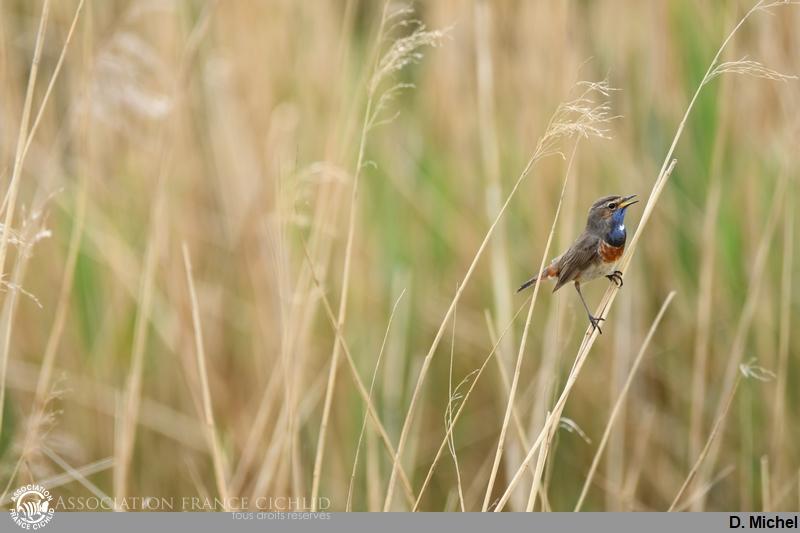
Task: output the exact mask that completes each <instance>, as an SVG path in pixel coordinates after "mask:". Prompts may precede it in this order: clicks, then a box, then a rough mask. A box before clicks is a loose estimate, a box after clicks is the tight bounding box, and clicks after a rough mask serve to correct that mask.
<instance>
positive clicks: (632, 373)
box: [575, 291, 675, 512]
mask: <svg viewBox="0 0 800 533" xmlns="http://www.w3.org/2000/svg"><path fill="white" fill-rule="evenodd" d="M674 297H675V291H672V292H671V293H669V294H668V295H667V298H666V299H665V300H664V303H663V304H662V305H661V309H660V310H659V311H658V314H657V315H656V317H655V319H653V323H652V324H651V325H650V330H649V331H648V332H647V336H646V337H645V339H644V341H643V342H642V346H641V347H640V348H639V353H638V354H637V355H636V359H635V360H634V361H633V365H632V366H631V369H630V371H629V372H628V378H627V379H626V380H625V384H624V385H623V386H622V390H621V391H620V393H619V396H618V397H617V401H616V403H614V407H613V408H612V409H611V416H609V417H608V422H607V423H606V429H605V430H604V431H603V437H602V438H601V439H600V443H599V444H598V445H597V451H596V452H595V455H594V459H593V460H592V466H591V467H589V473H588V474H587V475H586V481H585V482H584V483H583V489H581V495H580V496H579V497H578V502H577V503H576V504H575V512H578V511H580V510H581V507H582V506H583V502H584V500H585V498H586V494H587V493H588V492H589V487H590V486H591V484H592V478H594V473H595V472H596V471H597V466H598V464H600V458H601V457H602V456H603V451H604V449H605V446H606V443H607V442H608V437H609V435H610V434H611V428H612V427H613V426H614V421H615V420H616V418H617V414H618V413H619V411H620V408H621V407H622V405H623V403H624V402H625V399H626V398H627V396H628V391H629V390H630V388H631V384H632V383H633V378H634V377H636V371H637V370H638V369H639V365H640V364H641V362H642V359H643V357H644V353H645V351H647V348H648V347H649V346H650V341H651V340H652V339H653V335H654V334H655V332H656V329H657V328H658V325H659V324H660V323H661V319H662V318H663V317H664V313H666V312H667V308H668V307H669V304H670V303H671V302H672V299H673V298H674Z"/></svg>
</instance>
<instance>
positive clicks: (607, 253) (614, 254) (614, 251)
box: [600, 241, 625, 263]
mask: <svg viewBox="0 0 800 533" xmlns="http://www.w3.org/2000/svg"><path fill="white" fill-rule="evenodd" d="M624 251H625V245H624V244H623V245H622V246H611V245H610V244H608V243H607V242H606V241H600V257H602V258H603V261H604V262H606V263H616V262H617V261H618V260H619V258H620V257H622V253H623V252H624Z"/></svg>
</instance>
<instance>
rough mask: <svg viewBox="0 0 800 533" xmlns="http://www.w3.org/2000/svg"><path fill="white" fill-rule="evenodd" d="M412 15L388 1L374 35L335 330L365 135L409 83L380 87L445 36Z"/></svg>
mask: <svg viewBox="0 0 800 533" xmlns="http://www.w3.org/2000/svg"><path fill="white" fill-rule="evenodd" d="M412 13H413V11H412V10H411V9H410V8H407V7H401V8H399V9H397V10H395V11H390V10H389V2H386V4H385V5H384V10H383V15H382V17H381V22H380V26H379V28H378V34H377V39H376V41H377V46H376V48H375V57H376V58H377V59H376V62H375V64H374V67H373V71H372V76H371V78H370V80H369V84H368V86H367V102H366V107H365V110H364V117H363V121H362V126H361V133H360V139H359V145H358V156H357V159H356V166H355V171H354V172H353V185H352V191H351V197H350V214H349V220H348V225H347V242H346V244H345V252H344V267H343V270H342V283H341V287H342V290H341V297H340V299H339V310H338V313H337V315H336V328H337V329H339V330H341V329H342V328H344V321H345V315H346V312H347V301H348V293H349V290H348V289H349V285H350V265H351V261H352V255H353V241H354V237H355V229H356V214H357V201H358V192H359V180H360V178H361V171H362V169H363V168H364V165H365V160H364V152H365V149H366V144H367V134H368V133H369V131H370V130H372V129H373V128H375V127H378V126H380V125H382V124H385V123H387V122H390V121H391V120H393V119H394V116H391V117H388V118H386V117H384V116H383V113H384V112H385V110H386V108H387V107H388V105H389V103H390V102H391V101H392V100H393V99H394V98H395V97H396V96H397V95H398V94H399V93H400V92H401V91H403V90H405V89H407V88H409V87H410V85H408V84H402V83H398V84H395V85H393V86H391V87H389V88H388V89H385V90H381V87H382V84H383V83H384V82H385V81H386V80H388V79H390V78H391V77H392V76H393V75H395V74H396V73H397V72H399V71H401V70H402V69H403V68H405V67H406V66H408V65H410V64H412V63H415V62H417V61H419V60H420V59H421V57H422V53H421V51H420V50H421V49H422V48H424V47H427V46H436V45H437V44H438V43H439V41H440V40H441V39H442V38H443V37H444V35H445V33H444V32H442V31H428V30H426V29H425V26H424V25H423V24H422V23H420V22H418V21H415V20H413V19H409V16H410V15H411V14H412ZM409 26H411V27H413V30H412V31H411V33H410V34H408V35H406V36H403V37H398V38H396V39H395V40H394V41H393V42H392V43H391V44H390V45H389V49H388V50H387V51H386V52H385V53H384V54H383V55H379V54H380V50H381V48H382V45H383V40H384V37H385V36H386V37H388V38H393V37H394V36H395V35H396V33H397V31H398V30H399V29H401V28H405V27H409ZM340 351H341V343H340V342H339V341H338V340H337V339H335V340H334V343H333V349H332V353H331V366H330V370H329V374H328V386H327V389H326V391H325V403H324V405H323V409H322V420H321V422H320V429H319V436H318V439H317V453H316V457H315V459H314V471H313V474H312V485H311V502H312V504H311V505H312V509H311V510H312V512H313V511H316V510H317V507H316V505H317V502H318V497H317V496H318V495H319V481H320V475H321V471H322V462H323V460H324V454H325V438H326V434H327V428H328V420H329V417H330V410H331V405H332V403H333V392H334V388H335V386H336V374H337V370H338V366H339V357H340Z"/></svg>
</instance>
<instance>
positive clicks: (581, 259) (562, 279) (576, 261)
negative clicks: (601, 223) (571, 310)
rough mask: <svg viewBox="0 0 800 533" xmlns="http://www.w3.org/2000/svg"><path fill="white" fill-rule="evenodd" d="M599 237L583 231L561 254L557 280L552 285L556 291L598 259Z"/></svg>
mask: <svg viewBox="0 0 800 533" xmlns="http://www.w3.org/2000/svg"><path fill="white" fill-rule="evenodd" d="M599 244H600V238H599V237H597V236H595V235H591V234H589V233H583V234H582V235H581V236H580V237H578V240H577V241H575V244H573V245H572V246H571V247H570V248H569V250H567V251H566V252H565V253H564V255H562V256H561V258H560V259H561V260H560V263H561V264H560V265H559V267H558V282H556V286H555V287H553V292H555V291H557V290H558V289H560V288H561V287H563V286H564V285H565V284H567V283H569V282H570V281H573V280H574V279H575V278H577V277H578V275H579V274H580V273H581V272H582V271H583V270H584V269H585V268H587V267H589V266H591V265H592V264H593V263H594V262H595V261H597V260H598V259H599V256H598V253H597V248H598V246H599Z"/></svg>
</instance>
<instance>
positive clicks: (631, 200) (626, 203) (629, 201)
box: [619, 194, 639, 209]
mask: <svg viewBox="0 0 800 533" xmlns="http://www.w3.org/2000/svg"><path fill="white" fill-rule="evenodd" d="M634 198H636V195H635V194H631V195H630V196H625V197H623V198H622V201H621V202H620V203H619V208H620V209H624V208H626V207H628V206H629V205H633V204H635V203H636V202H638V201H639V200H634Z"/></svg>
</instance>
